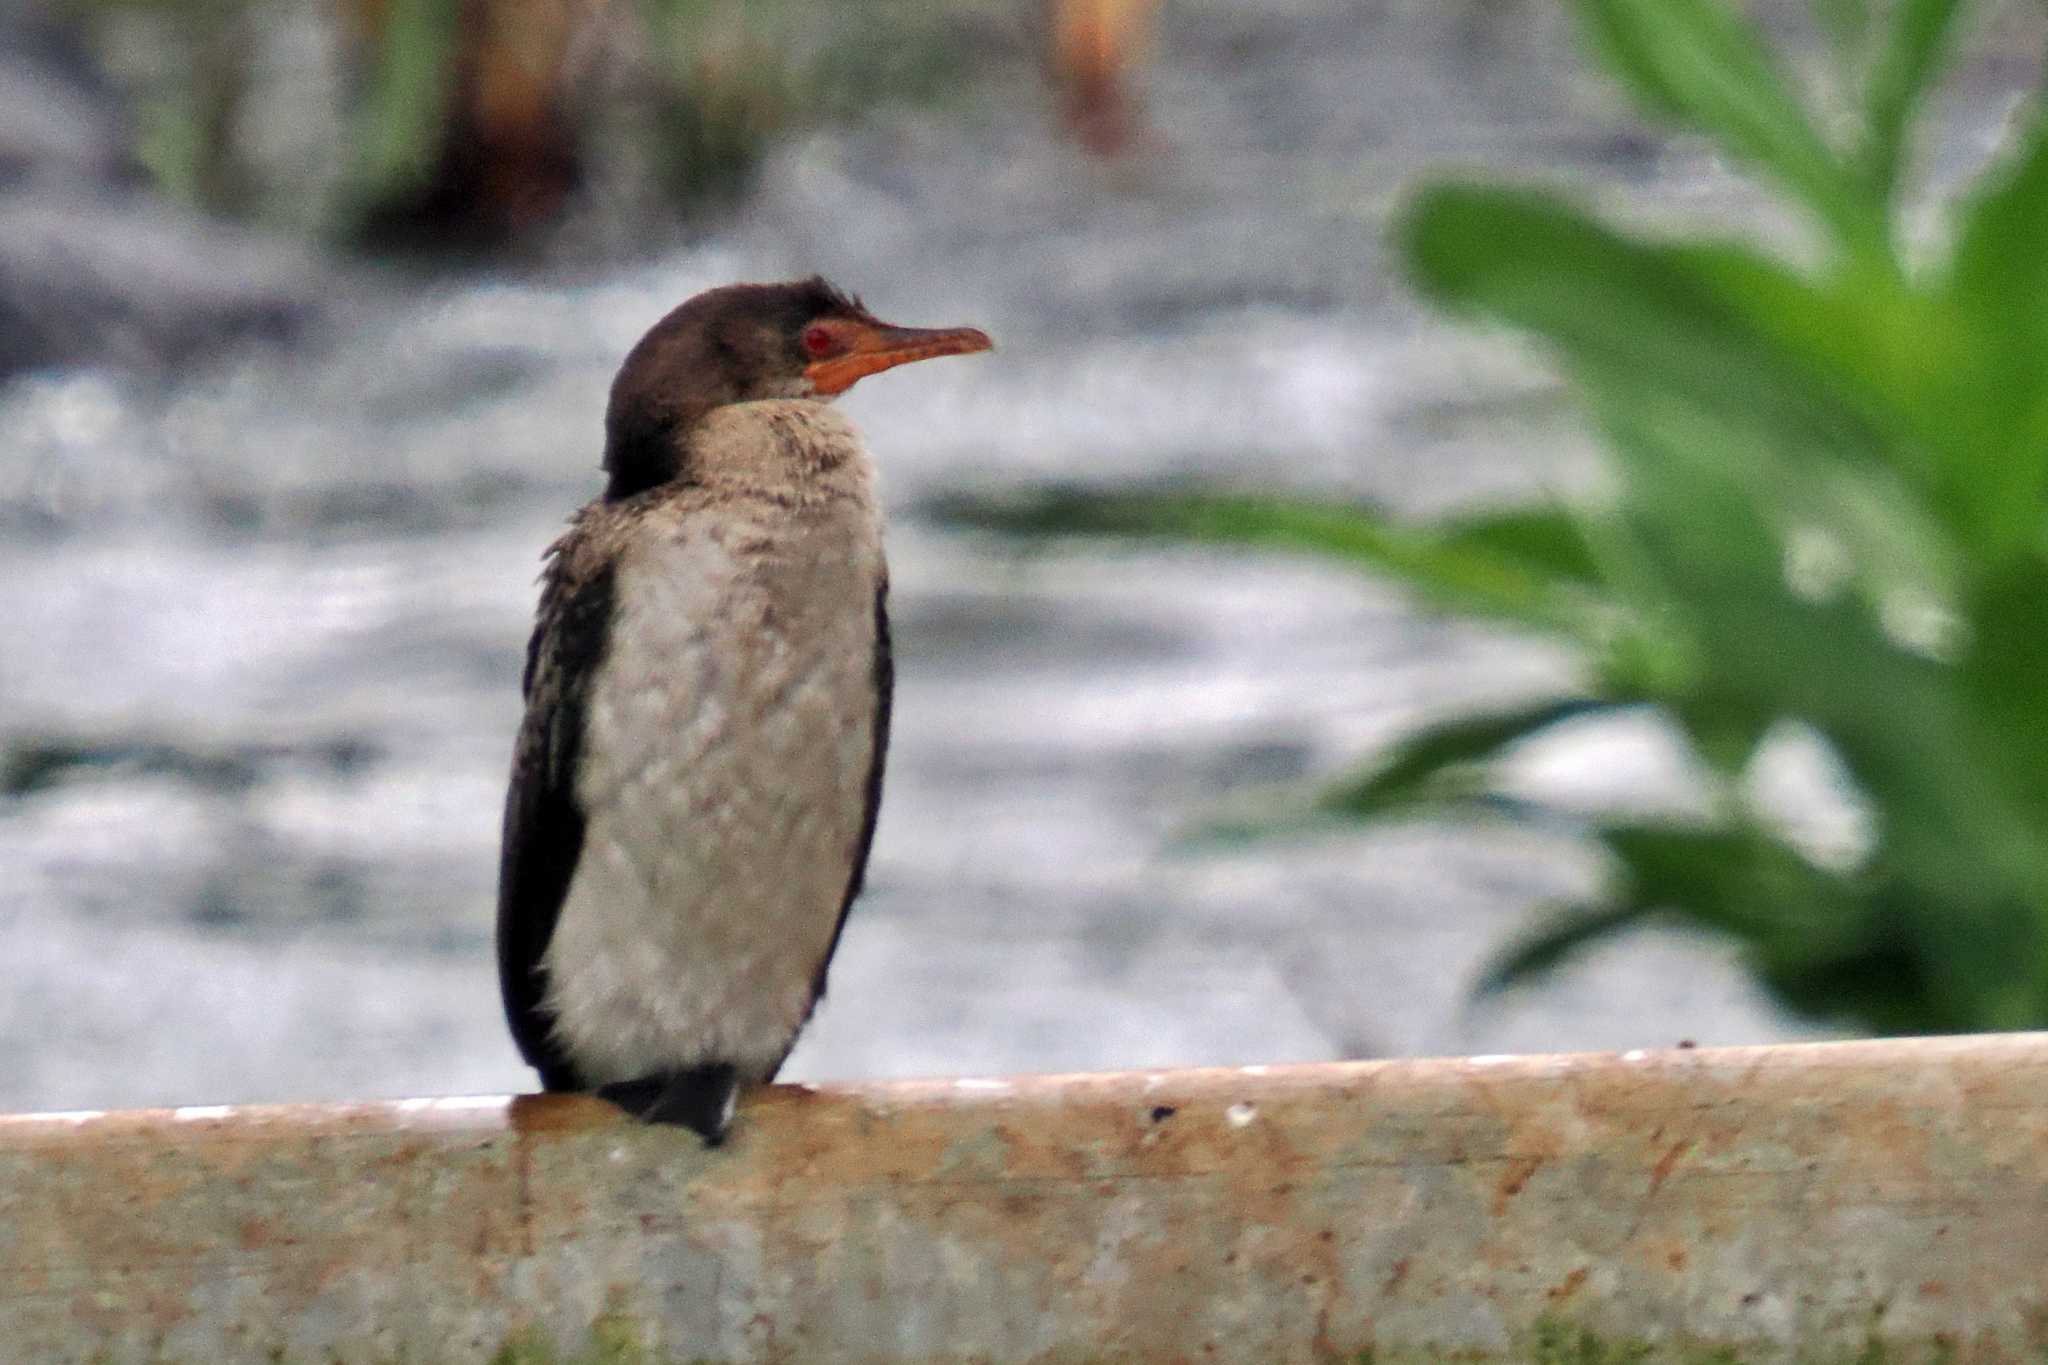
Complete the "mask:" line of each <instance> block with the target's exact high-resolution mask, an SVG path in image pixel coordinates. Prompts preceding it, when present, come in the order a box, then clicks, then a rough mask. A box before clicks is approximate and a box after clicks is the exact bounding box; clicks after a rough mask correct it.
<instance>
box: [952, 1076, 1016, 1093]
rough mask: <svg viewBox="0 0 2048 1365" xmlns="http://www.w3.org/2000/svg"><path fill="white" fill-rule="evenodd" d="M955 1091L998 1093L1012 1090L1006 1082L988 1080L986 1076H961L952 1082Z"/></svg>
mask: <svg viewBox="0 0 2048 1365" xmlns="http://www.w3.org/2000/svg"><path fill="white" fill-rule="evenodd" d="M953 1088H954V1089H955V1090H981V1091H991V1092H999V1091H1005V1090H1011V1089H1014V1088H1015V1087H1013V1086H1012V1085H1011V1084H1010V1083H1009V1082H1008V1081H997V1080H990V1079H989V1078H988V1077H986V1076H963V1077H961V1078H960V1079H959V1080H957V1081H955V1082H953Z"/></svg>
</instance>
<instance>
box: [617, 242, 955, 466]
mask: <svg viewBox="0 0 2048 1365" xmlns="http://www.w3.org/2000/svg"><path fill="white" fill-rule="evenodd" d="M989 345H990V342H989V339H988V336H987V334H986V333H984V332H981V331H978V330H976V329H975V328H972V327H897V326H893V325H891V324H889V323H886V322H883V321H881V320H880V319H879V318H877V317H875V316H874V315H873V314H872V313H870V312H868V310H867V309H866V308H865V307H863V306H862V304H861V302H860V300H859V299H856V298H854V297H853V296H852V295H850V294H846V293H842V292H841V291H839V290H838V289H835V288H833V287H832V286H831V285H830V284H828V283H826V282H825V281H824V280H823V279H822V278H820V277H818V276H815V275H814V276H812V277H811V278H810V279H807V280H793V281H790V282H789V283H786V284H730V285H726V286H725V287H723V288H721V289H710V290H706V291H705V292H704V293H702V294H698V295H697V296H695V297H694V298H691V299H689V300H687V301H685V302H684V303H683V304H682V305H680V306H679V307H677V308H676V309H675V310H674V311H673V312H671V313H669V315H668V316H667V317H665V318H663V319H662V320H661V321H660V322H657V323H655V324H654V326H653V327H652V328H651V329H649V331H648V333H647V335H646V336H644V337H642V338H640V342H639V344H638V345H636V346H634V347H633V349H632V351H631V352H630V353H629V354H628V355H627V356H626V363H625V364H624V365H622V366H620V368H619V374H618V378H617V379H615V380H613V381H612V395H611V405H610V407H609V408H608V409H607V410H606V412H605V455H604V467H605V470H606V472H607V473H609V474H610V475H611V485H610V487H609V488H607V489H606V496H607V497H610V498H620V497H626V496H630V495H631V494H633V493H637V492H639V491H641V490H642V489H645V488H651V487H653V486H655V485H656V484H660V483H665V482H667V481H668V480H669V479H671V478H674V477H675V476H676V474H677V473H678V472H679V471H680V467H681V462H682V460H683V457H684V451H685V444H686V441H687V438H688V435H689V430H690V428H691V427H692V426H693V425H694V424H695V423H697V422H698V421H700V420H701V419H702V418H703V417H704V416H705V414H706V413H708V412H710V411H711V410H712V409H714V408H718V407H722V406H724V405H726V404H728V403H748V402H754V401H756V400H759V399H763V398H809V399H816V400H819V401H829V400H831V399H833V398H836V397H838V396H839V395H840V394H842V393H844V392H846V391H847V390H848V389H850V388H852V387H853V385H854V384H855V382H857V381H858V380H861V379H864V378H866V377H867V376H868V375H871V374H878V373H880V372H881V371H883V370H886V369H890V368H892V367H894V366H897V365H903V364H907V363H908V362H910V361H913V360H929V359H931V358H932V357H934V356H942V355H965V354H968V353H969V352H973V351H985V350H987V349H989Z"/></svg>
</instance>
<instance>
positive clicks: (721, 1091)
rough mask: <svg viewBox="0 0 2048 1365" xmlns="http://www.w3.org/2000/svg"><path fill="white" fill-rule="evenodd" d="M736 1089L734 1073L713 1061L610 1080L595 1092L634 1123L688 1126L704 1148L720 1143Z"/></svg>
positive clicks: (738, 1081) (730, 1068)
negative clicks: (631, 1078)
mask: <svg viewBox="0 0 2048 1365" xmlns="http://www.w3.org/2000/svg"><path fill="white" fill-rule="evenodd" d="M739 1088H740V1080H739V1074H738V1073H737V1072H735V1071H734V1070H733V1069H732V1067H730V1066H727V1065H726V1064H725V1063H723V1062H718V1063H714V1064H712V1065H710V1066H696V1067H691V1068H690V1069H689V1070H687V1071H662V1072H657V1073H655V1074H654V1075H652V1076H641V1077H639V1078H638V1079H635V1080H630V1081H613V1082H612V1083H611V1084H610V1085H601V1086H599V1087H598V1088H597V1094H598V1097H599V1098H600V1099H607V1100H610V1101H611V1102H612V1103H613V1104H616V1105H617V1106H619V1108H621V1109H623V1110H625V1111H626V1112H627V1113H629V1114H631V1115H632V1116H633V1117H634V1118H636V1119H640V1120H642V1121H643V1122H646V1123H668V1124H674V1125H676V1126H677V1127H679V1128H688V1129H689V1130H690V1131H691V1132H693V1133H695V1134H697V1136H699V1137H701V1138H703V1139H704V1145H705V1146H706V1147H716V1146H717V1145H718V1144H719V1143H721V1142H723V1141H725V1130H726V1129H727V1127H729V1126H730V1125H731V1123H732V1108H733V1100H734V1099H735V1098H736V1097H737V1096H738V1094H739Z"/></svg>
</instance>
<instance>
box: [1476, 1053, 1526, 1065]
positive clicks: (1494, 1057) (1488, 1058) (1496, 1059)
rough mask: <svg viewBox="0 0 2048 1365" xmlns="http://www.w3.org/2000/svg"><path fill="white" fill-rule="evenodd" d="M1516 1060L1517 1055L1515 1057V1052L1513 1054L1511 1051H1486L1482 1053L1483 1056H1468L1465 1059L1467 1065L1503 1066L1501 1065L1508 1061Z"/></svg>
mask: <svg viewBox="0 0 2048 1365" xmlns="http://www.w3.org/2000/svg"><path fill="white" fill-rule="evenodd" d="M1514 1060H1515V1057H1514V1054H1513V1053H1509V1052H1488V1053H1485V1054H1484V1055H1482V1056H1478V1057H1467V1058H1466V1059H1465V1065H1466V1066H1501V1065H1504V1064H1505V1063H1508V1062H1512V1061H1514Z"/></svg>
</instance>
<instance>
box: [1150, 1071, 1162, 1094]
mask: <svg viewBox="0 0 2048 1365" xmlns="http://www.w3.org/2000/svg"><path fill="white" fill-rule="evenodd" d="M1165 1084H1166V1077H1164V1076H1162V1075H1160V1074H1159V1073H1158V1072H1157V1071H1154V1072H1152V1073H1150V1074H1149V1075H1147V1076H1146V1077H1145V1093H1146V1094H1148V1095H1149V1094H1151V1093H1152V1092H1153V1091H1155V1090H1157V1089H1158V1088H1159V1087H1160V1086H1162V1085H1165Z"/></svg>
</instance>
